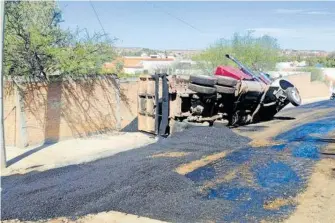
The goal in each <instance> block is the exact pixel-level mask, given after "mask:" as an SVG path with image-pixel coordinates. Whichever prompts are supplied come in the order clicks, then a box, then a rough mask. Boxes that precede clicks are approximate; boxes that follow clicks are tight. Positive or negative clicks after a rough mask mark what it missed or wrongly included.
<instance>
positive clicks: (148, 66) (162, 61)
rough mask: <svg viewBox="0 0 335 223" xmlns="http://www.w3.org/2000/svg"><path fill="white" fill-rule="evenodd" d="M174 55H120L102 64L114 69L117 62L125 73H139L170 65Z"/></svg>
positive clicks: (150, 71) (151, 71)
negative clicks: (120, 56)
mask: <svg viewBox="0 0 335 223" xmlns="http://www.w3.org/2000/svg"><path fill="white" fill-rule="evenodd" d="M174 61H175V58H174V57H166V56H164V55H150V56H147V55H142V56H141V57H127V56H126V57H122V58H118V59H116V60H115V61H113V62H111V63H106V64H105V65H104V67H105V68H107V69H115V68H116V66H117V64H118V63H122V65H123V66H122V67H123V68H122V71H121V72H123V73H127V74H141V73H143V72H144V70H147V71H148V72H149V73H153V72H155V70H157V69H165V68H169V67H171V66H172V64H173V63H174Z"/></svg>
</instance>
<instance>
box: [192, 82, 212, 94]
mask: <svg viewBox="0 0 335 223" xmlns="http://www.w3.org/2000/svg"><path fill="white" fill-rule="evenodd" d="M188 89H190V90H192V91H194V92H197V93H200V94H214V93H216V89H215V88H214V87H207V86H201V85H197V84H189V85H188Z"/></svg>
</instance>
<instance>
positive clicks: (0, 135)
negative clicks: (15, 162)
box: [0, 0, 7, 168]
mask: <svg viewBox="0 0 335 223" xmlns="http://www.w3.org/2000/svg"><path fill="white" fill-rule="evenodd" d="M0 18H1V21H0V50H1V52H0V88H1V89H0V150H1V168H6V167H7V161H6V148H5V145H6V144H5V128H4V114H3V113H4V108H3V107H4V102H3V100H4V98H3V88H4V83H3V82H4V74H3V66H2V65H3V51H4V50H3V48H4V35H5V1H4V0H0Z"/></svg>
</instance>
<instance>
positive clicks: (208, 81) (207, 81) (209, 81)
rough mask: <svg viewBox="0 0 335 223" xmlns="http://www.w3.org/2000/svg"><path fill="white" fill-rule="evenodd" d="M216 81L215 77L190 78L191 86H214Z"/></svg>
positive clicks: (199, 76)
mask: <svg viewBox="0 0 335 223" xmlns="http://www.w3.org/2000/svg"><path fill="white" fill-rule="evenodd" d="M216 81H217V79H216V78H215V77H210V76H205V75H198V76H193V75H192V76H190V82H191V83H193V84H199V85H204V86H210V87H212V86H214V85H215V84H216Z"/></svg>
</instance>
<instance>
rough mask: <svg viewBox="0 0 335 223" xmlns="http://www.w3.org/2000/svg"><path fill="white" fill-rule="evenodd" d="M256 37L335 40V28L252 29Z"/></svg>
mask: <svg viewBox="0 0 335 223" xmlns="http://www.w3.org/2000/svg"><path fill="white" fill-rule="evenodd" d="M248 30H252V31H254V35H256V36H263V35H269V36H273V37H275V38H289V39H293V38H294V39H310V40H313V41H320V40H327V41H328V40H332V39H335V27H319V28H318V27H311V28H272V27H269V28H252V29H248Z"/></svg>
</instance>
